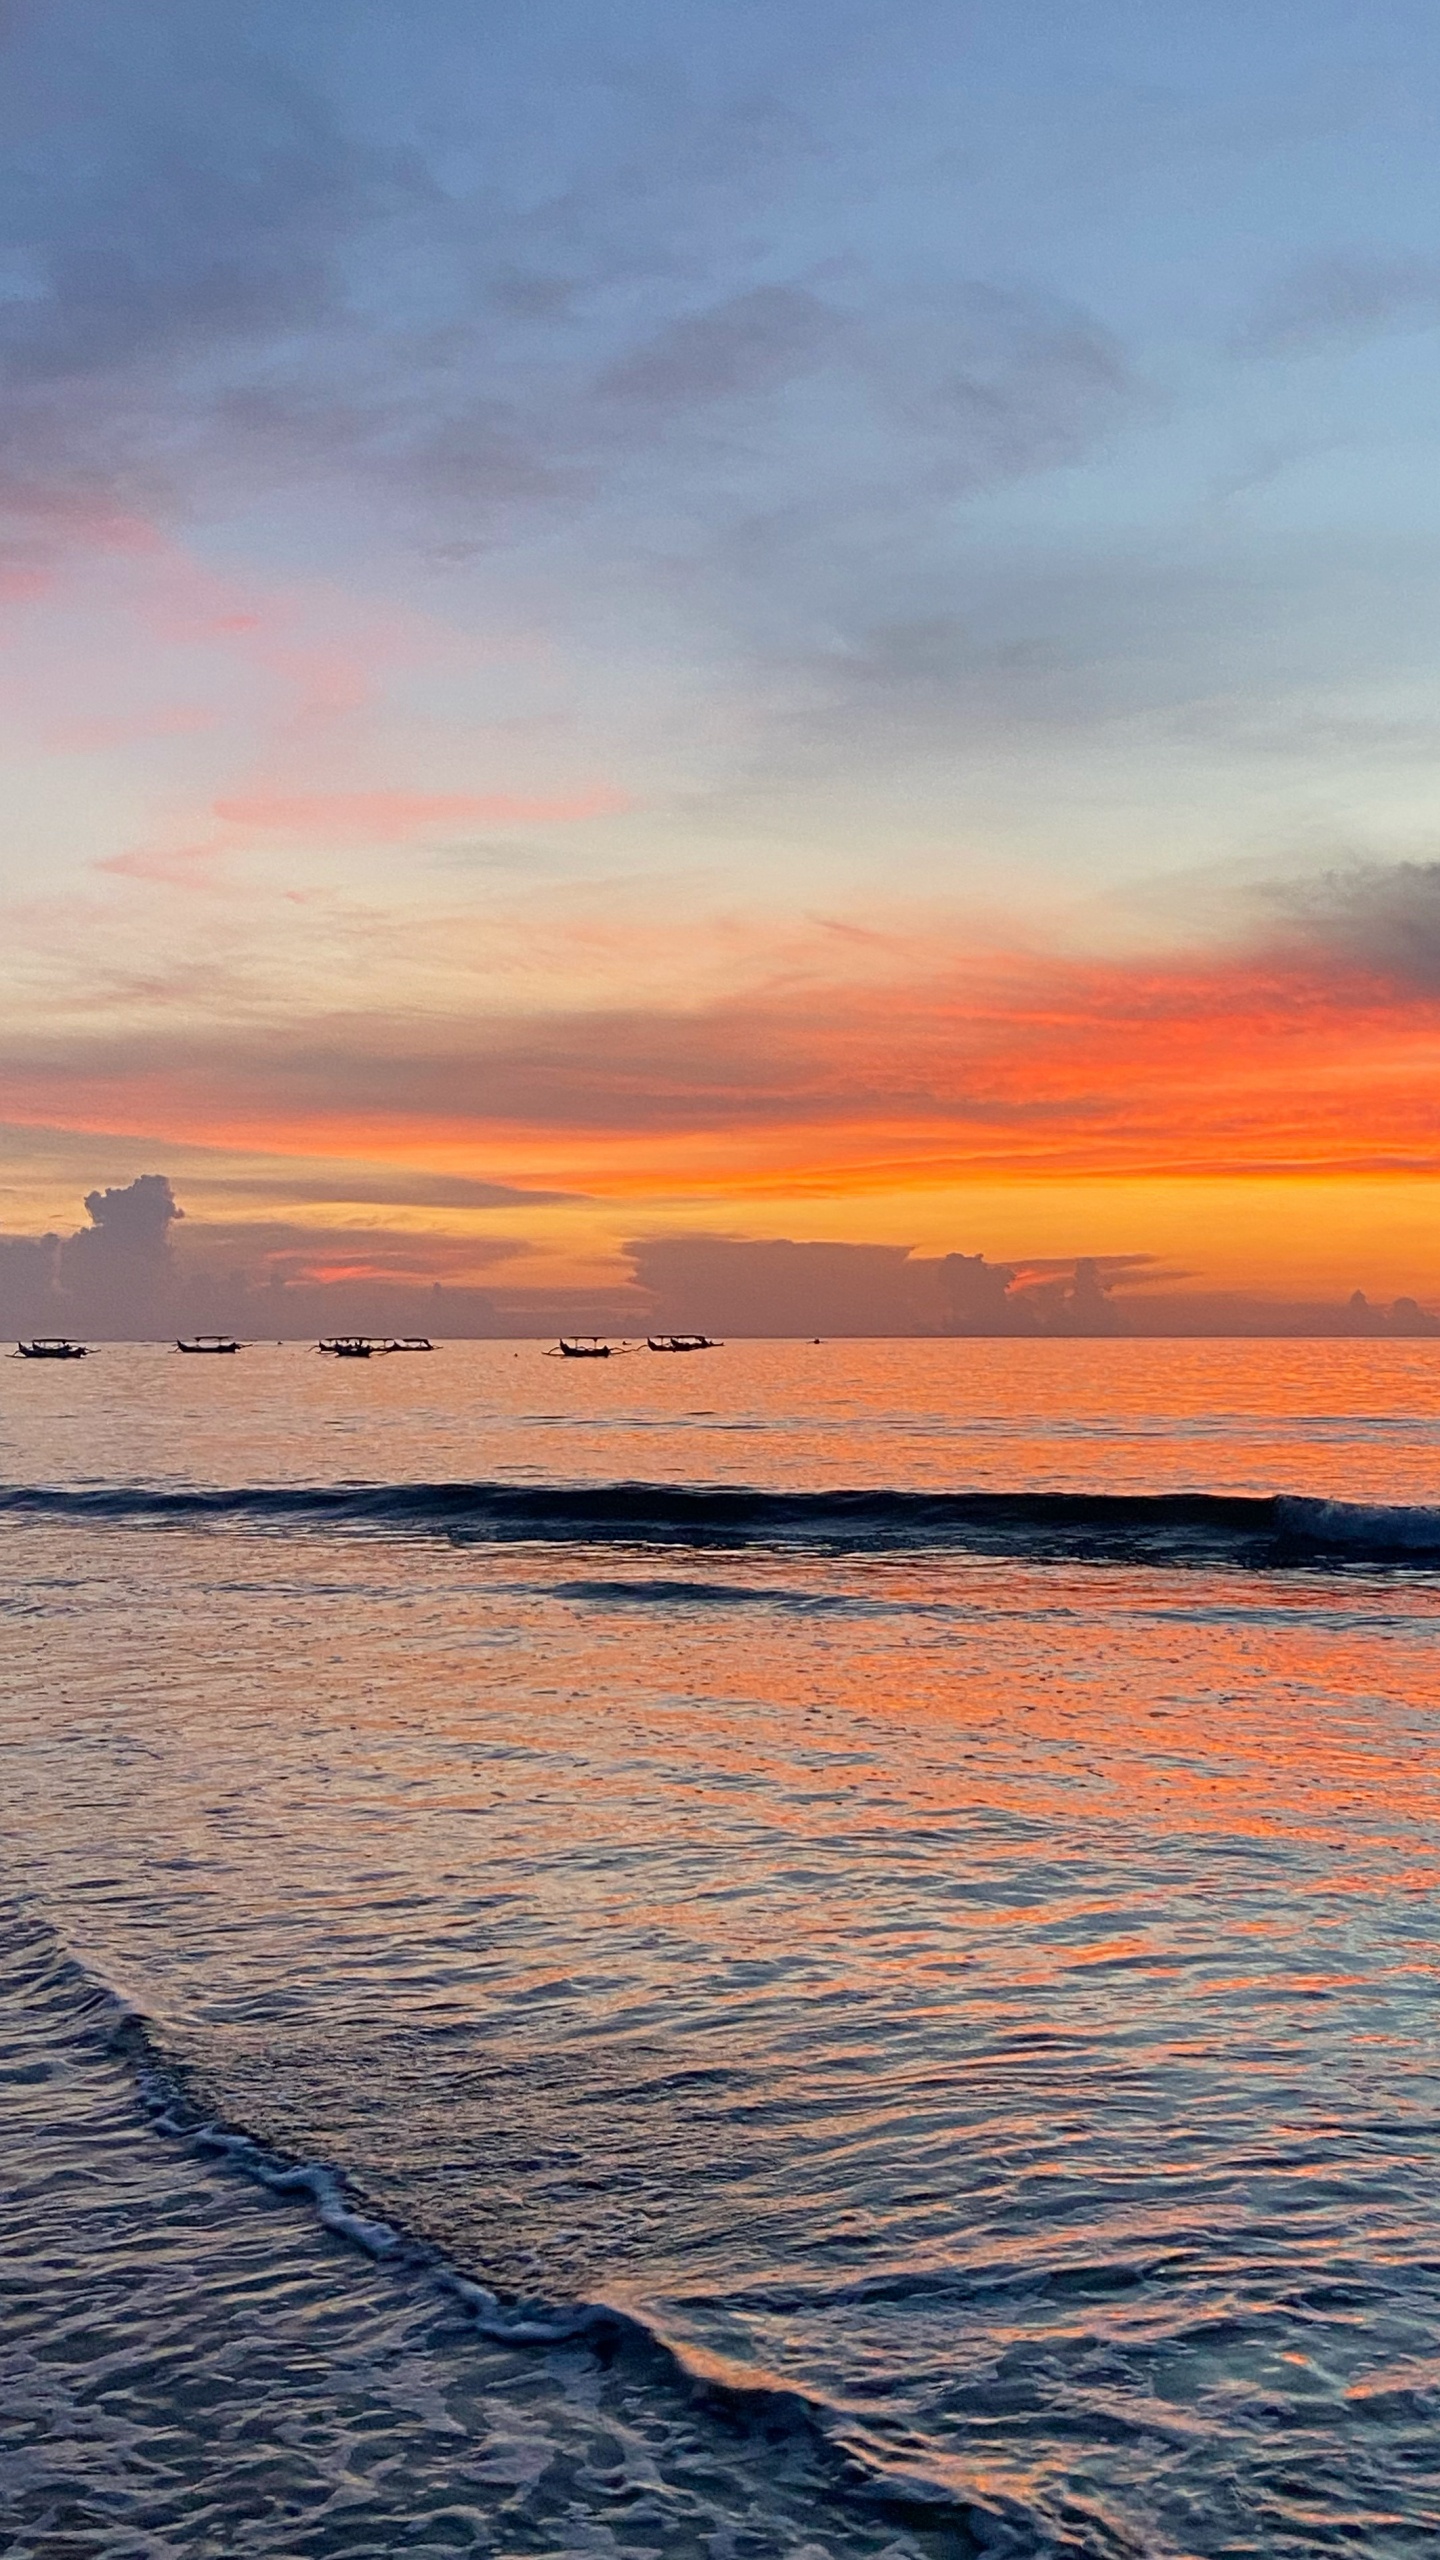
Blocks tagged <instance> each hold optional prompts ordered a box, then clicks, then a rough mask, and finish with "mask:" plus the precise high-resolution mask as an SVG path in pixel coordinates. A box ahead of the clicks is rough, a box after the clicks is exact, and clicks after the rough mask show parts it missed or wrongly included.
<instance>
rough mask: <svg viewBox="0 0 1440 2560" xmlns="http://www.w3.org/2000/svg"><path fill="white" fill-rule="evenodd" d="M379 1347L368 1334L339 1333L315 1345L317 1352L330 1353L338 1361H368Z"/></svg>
mask: <svg viewBox="0 0 1440 2560" xmlns="http://www.w3.org/2000/svg"><path fill="white" fill-rule="evenodd" d="M378 1347H379V1346H378V1345H377V1344H376V1343H375V1342H373V1341H372V1340H371V1338H370V1336H369V1334H366V1333H337V1334H334V1335H332V1336H331V1338H330V1340H329V1341H328V1342H317V1343H316V1345H315V1348H316V1350H317V1351H328V1352H330V1353H331V1354H332V1355H333V1357H334V1358H335V1359H337V1360H368V1359H369V1358H370V1356H371V1353H372V1352H373V1351H375V1350H377V1349H378Z"/></svg>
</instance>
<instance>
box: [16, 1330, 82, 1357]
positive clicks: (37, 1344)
mask: <svg viewBox="0 0 1440 2560" xmlns="http://www.w3.org/2000/svg"><path fill="white" fill-rule="evenodd" d="M15 1351H16V1356H17V1358H19V1359H21V1360H86V1359H88V1358H89V1356H90V1355H89V1352H88V1349H87V1347H86V1345H85V1344H84V1343H83V1342H67V1341H66V1340H65V1338H64V1336H63V1335H62V1334H37V1336H36V1338H35V1340H34V1341H33V1342H17V1343H16V1345H15Z"/></svg>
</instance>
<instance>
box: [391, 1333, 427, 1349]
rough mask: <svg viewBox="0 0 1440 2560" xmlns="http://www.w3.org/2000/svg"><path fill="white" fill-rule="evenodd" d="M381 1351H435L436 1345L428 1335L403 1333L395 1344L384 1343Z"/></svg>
mask: <svg viewBox="0 0 1440 2560" xmlns="http://www.w3.org/2000/svg"><path fill="white" fill-rule="evenodd" d="M378 1348H379V1349H380V1350H381V1351H433V1350H434V1348H435V1345H434V1343H433V1342H432V1341H431V1339H430V1337H429V1335H428V1334H427V1333H402V1334H401V1335H400V1336H399V1337H398V1339H396V1340H395V1341H393V1342H382V1343H380V1344H379V1346H378Z"/></svg>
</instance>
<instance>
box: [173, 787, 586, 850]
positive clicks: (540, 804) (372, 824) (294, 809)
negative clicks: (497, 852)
mask: <svg viewBox="0 0 1440 2560" xmlns="http://www.w3.org/2000/svg"><path fill="white" fill-rule="evenodd" d="M628 806H629V802H628V800H627V799H626V797H625V795H624V793H623V792H619V791H611V790H607V789H604V788H596V789H593V790H590V791H581V792H576V793H573V794H571V795H569V796H568V797H561V798H558V799H537V800H531V799H524V798H521V797H518V796H517V795H516V794H515V793H513V792H508V791H485V792H472V791H330V792H326V791H308V792H290V793H271V792H259V793H254V794H250V795H247V796H246V797H244V798H242V799H233V800H217V801H216V803H215V815H216V817H217V818H221V819H223V820H224V822H225V824H226V825H227V826H235V827H264V828H266V829H270V830H274V831H276V832H281V833H284V834H286V835H298V836H306V837H310V838H316V837H318V838H321V839H323V840H326V841H328V840H331V839H333V838H335V837H337V836H340V837H345V836H364V837H365V838H367V840H368V841H369V842H371V843H372V844H399V843H401V842H402V841H403V840H404V839H405V838H406V837H408V836H415V835H423V834H424V833H425V831H426V830H427V828H430V827H438V826H507V827H522V826H541V825H556V824H569V823H572V822H574V821H578V820H581V819H585V818H604V817H610V816H613V815H614V813H615V812H616V811H617V810H620V809H625V808H628Z"/></svg>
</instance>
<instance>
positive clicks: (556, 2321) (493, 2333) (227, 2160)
mask: <svg viewBox="0 0 1440 2560" xmlns="http://www.w3.org/2000/svg"><path fill="white" fill-rule="evenodd" d="M0 1992H9V1993H11V1994H15V1993H18V1994H19V1996H20V1998H21V1999H22V2001H23V2002H24V2004H25V2006H26V2007H27V2008H28V2009H29V2010H30V2011H31V2013H32V2015H38V2016H39V2017H40V2018H42V2019H43V2020H44V2021H45V2023H46V2025H47V2026H48V2027H49V2028H50V2029H51V2031H52V2032H58V2033H59V2034H60V2035H61V2037H62V2038H64V2039H66V2040H71V2039H74V2038H76V2037H77V2036H78V2037H79V2038H80V2039H81V2040H83V2041H84V2042H86V2043H89V2044H91V2045H92V2046H93V2047H94V2048H95V2049H97V2050H99V2051H104V2052H108V2053H111V2054H114V2055H117V2056H119V2057H122V2058H123V2059H124V2061H125V2062H126V2063H127V2064H128V2065H129V2067H130V2069H131V2072H132V2073H133V2076H134V2081H135V2086H136V2089H137V2093H138V2096H139V2098H140V2101H141V2103H142V2105H143V2107H144V2110H145V2112H146V2114H147V2115H148V2117H149V2119H150V2122H151V2125H152V2127H153V2129H154V2130H155V2132H156V2133H157V2134H159V2135H162V2136H165V2137H168V2138H169V2139H171V2140H174V2141H176V2142H178V2143H180V2144H183V2145H185V2146H187V2147H188V2148H189V2149H190V2150H191V2151H192V2152H194V2153H195V2154H196V2155H197V2156H201V2157H205V2158H208V2159H212V2160H218V2161H220V2162H223V2163H224V2165H225V2166H226V2167H228V2168H229V2169H231V2170H233V2171H234V2172H235V2173H236V2174H238V2175H239V2176H241V2177H244V2178H247V2179H249V2180H251V2181H252V2182H254V2183H255V2184H257V2185H260V2186H262V2187H264V2188H265V2189H267V2190H268V2191H269V2192H270V2193H271V2194H273V2195H275V2196H277V2197H279V2198H282V2199H285V2200H287V2201H291V2202H295V2203H300V2204H308V2206H309V2207H310V2209H311V2210H312V2212H313V2213H314V2216H315V2218H316V2220H317V2221H318V2222H319V2223H320V2225H321V2226H322V2227H323V2228H324V2229H325V2230H326V2231H329V2232H331V2233H333V2234H334V2235H335V2236H336V2237H338V2238H340V2239H342V2240H345V2241H347V2242H349V2243H350V2244H351V2245H352V2246H354V2247H356V2248H358V2249H360V2250H362V2251H364V2253H365V2254H366V2255H367V2256H368V2257H370V2258H372V2259H375V2260H378V2261H382V2262H387V2263H391V2264H393V2265H394V2266H395V2268H396V2270H397V2273H399V2272H402V2271H403V2272H404V2273H406V2274H408V2275H409V2276H410V2277H412V2278H415V2279H418V2280H419V2281H421V2282H428V2283H429V2284H431V2285H433V2286H434V2287H435V2289H436V2290H437V2292H440V2293H442V2294H444V2295H445V2296H446V2297H447V2298H448V2299H450V2300H451V2301H453V2302H455V2303H457V2304H458V2305H459V2306H460V2307H461V2308H462V2309H463V2310H464V2311H465V2313H466V2314H467V2315H468V2317H469V2318H470V2320H471V2322H472V2323H473V2326H474V2328H475V2329H476V2331H477V2332H478V2333H479V2334H480V2335H482V2336H484V2337H486V2338H489V2339H493V2340H495V2341H497V2342H499V2343H500V2344H502V2345H505V2346H509V2347H512V2348H515V2349H517V2350H522V2351H523V2350H526V2349H534V2350H536V2351H539V2352H541V2353H548V2352H549V2351H551V2350H553V2349H554V2348H556V2347H557V2346H571V2347H576V2346H579V2347H584V2348H588V2349H589V2350H590V2352H591V2353H592V2354H593V2355H594V2357H595V2358H596V2360H597V2362H598V2363H599V2364H600V2365H601V2367H602V2368H604V2369H606V2370H610V2369H613V2368H615V2367H616V2366H623V2367H624V2368H625V2369H626V2372H627V2374H628V2376H629V2378H631V2379H632V2380H640V2381H642V2382H644V2383H646V2384H648V2385H649V2386H651V2387H652V2388H655V2389H658V2390H661V2391H664V2392H666V2393H669V2394H671V2395H673V2396H675V2397H678V2398H680V2399H682V2400H683V2401H684V2402H685V2403H686V2404H687V2405H688V2406H689V2407H690V2408H691V2409H693V2410H694V2411H695V2412H696V2413H697V2414H698V2415H699V2416H701V2417H702V2418H705V2419H708V2420H710V2421H711V2422H713V2423H715V2424H716V2425H718V2427H719V2429H720V2430H721V2432H722V2433H723V2435H725V2436H726V2437H728V2438H731V2439H743V2440H745V2441H746V2442H748V2443H749V2444H750V2445H752V2446H755V2445H759V2446H763V2447H766V2448H769V2449H771V2451H772V2452H773V2451H775V2450H781V2449H783V2448H784V2447H785V2446H787V2445H793V2444H794V2442H795V2440H796V2439H797V2438H798V2439H800V2440H801V2441H802V2444H803V2450H804V2452H805V2453H806V2454H807V2455H808V2456H809V2457H810V2461H811V2464H812V2465H818V2467H819V2470H820V2472H821V2474H822V2475H828V2486H829V2490H830V2492H831V2493H832V2494H834V2495H836V2496H838V2497H840V2498H841V2499H842V2500H844V2501H847V2502H848V2501H852V2500H853V2501H855V2502H856V2503H857V2505H858V2508H859V2509H860V2511H861V2512H863V2513H864V2514H866V2515H868V2516H870V2517H872V2518H874V2519H875V2520H877V2521H879V2522H886V2521H888V2522H889V2523H890V2524H893V2525H895V2526H898V2527H901V2528H902V2529H903V2528H905V2527H910V2528H913V2529H916V2530H918V2531H920V2532H922V2533H923V2534H924V2535H925V2537H926V2542H927V2547H932V2548H933V2547H936V2546H937V2545H938V2549H939V2550H940V2551H941V2552H943V2553H944V2554H946V2555H947V2560H982V2555H991V2560H1142V2554H1141V2550H1140V2546H1139V2545H1138V2544H1136V2543H1135V2542H1134V2541H1133V2540H1132V2539H1131V2538H1130V2537H1129V2535H1128V2534H1126V2533H1125V2532H1124V2531H1123V2530H1122V2529H1120V2528H1117V2526H1116V2525H1115V2524H1113V2523H1112V2522H1111V2521H1109V2520H1108V2519H1106V2518H1103V2517H1101V2516H1099V2515H1097V2514H1095V2513H1094V2512H1093V2511H1092V2510H1091V2509H1090V2508H1089V2507H1088V2506H1086V2505H1085V2504H1084V2503H1083V2502H1082V2501H1079V2500H1074V2501H1072V2500H1070V2499H1067V2500H1066V2501H1065V2502H1064V2507H1063V2511H1062V2512H1061V2513H1060V2514H1059V2515H1058V2516H1056V2515H1044V2516H1042V2515H1041V2514H1039V2513H1037V2512H1035V2511H1033V2510H1031V2509H1030V2508H1028V2507H1026V2506H1024V2505H1022V2504H1021V2503H1020V2502H1019V2501H1017V2500H1015V2499H1013V2498H1011V2497H1008V2496H1007V2495H1006V2494H1005V2493H1004V2492H1002V2491H999V2490H996V2489H994V2488H992V2487H990V2486H988V2485H987V2486H986V2487H985V2488H984V2489H979V2488H975V2489H972V2488H971V2487H970V2486H969V2485H968V2484H966V2485H963V2486H962V2485H960V2484H957V2483H952V2482H950V2481H947V2480H944V2479H938V2478H935V2477H933V2476H930V2475H928V2474H927V2473H926V2471H925V2470H924V2468H923V2464H924V2457H925V2448H924V2447H923V2446H922V2445H920V2444H919V2443H918V2442H916V2440H915V2439H913V2438H911V2437H909V2436H908V2434H907V2433H906V2432H905V2431H903V2430H902V2429H900V2428H898V2427H897V2428H895V2429H893V2430H890V2431H889V2434H890V2439H891V2440H890V2441H887V2439H886V2431H884V2430H883V2428H877V2426H876V2421H875V2418H874V2415H873V2413H871V2412H868V2411H867V2412H866V2413H865V2414H864V2416H863V2417H861V2416H860V2415H859V2414H858V2413H856V2412H853V2411H851V2410H849V2409H847V2408H846V2407H845V2406H844V2405H843V2404H842V2403H839V2402H830V2401H827V2400H825V2399H823V2398H821V2397H820V2396H819V2395H818V2394H815V2393H812V2392H809V2391H807V2390H805V2389H803V2388H801V2387H798V2386H795V2385H792V2384H788V2383H784V2382H781V2381H779V2380H777V2379H775V2378H774V2377H772V2376H770V2375H768V2374H765V2373H763V2372H761V2371H759V2370H758V2369H753V2368H748V2367H746V2366H743V2365H740V2364H737V2363H734V2362H732V2361H730V2360H728V2359H724V2358H721V2357H717V2356H710V2355H707V2354H705V2353H704V2352H703V2351H702V2350H699V2349H697V2348H696V2347H695V2346H694V2345H693V2344H691V2343H689V2342H680V2341H677V2340H675V2339H673V2338H671V2337H669V2336H668V2335H667V2334H666V2333H665V2331H664V2329H663V2328H662V2327H661V2325H660V2324H659V2322H658V2321H657V2320H655V2319H653V2318H651V2317H649V2316H647V2315H646V2314H644V2313H643V2312H641V2311H639V2310H636V2309H632V2308H630V2307H628V2306H625V2305H622V2304H618V2303H613V2302H606V2301H604V2300H583V2299H582V2300H576V2301H573V2302H568V2303H567V2302H557V2301H547V2300H539V2299H534V2298H531V2299H528V2300H517V2299H514V2298H507V2297H506V2296H505V2295H503V2294H502V2293H500V2292H497V2291H495V2290H492V2289H491V2287H490V2286H488V2285H486V2284H485V2283H483V2282H480V2281H479V2280H477V2278H475V2277H474V2276H473V2275H470V2274H468V2273H466V2272H465V2271H464V2270H463V2269H462V2268H461V2267H459V2266H458V2265H456V2264H455V2263H453V2262H452V2261H451V2260H450V2259H449V2258H447V2257H446V2256H445V2254H444V2253H443V2252H442V2251H440V2250H439V2249H437V2248H436V2247H435V2246H434V2245H433V2244H432V2243H431V2242H429V2241H427V2240H425V2239H423V2238H419V2237H416V2236H415V2235H414V2234H412V2233H410V2232H407V2231H406V2230H405V2229H404V2228H403V2227H402V2226H401V2225H399V2224H398V2223H397V2222H395V2221H394V2220H391V2219H389V2218H382V2217H381V2216H380V2215H378V2214H376V2213H375V2212H373V2211H371V2210H370V2209H369V2208H368V2206H367V2204H366V2201H365V2199H364V2197H363V2195H362V2194H361V2193H360V2192H359V2190H358V2189H357V2188H356V2186H355V2184H354V2182H353V2181H352V2180H351V2179H350V2178H349V2177H348V2176H347V2175H346V2174H345V2173H344V2171H343V2170H341V2169H338V2168H336V2167H334V2166H333V2165H331V2164H330V2163H329V2162H327V2161H323V2160H302V2159H295V2158H289V2157H286V2156H285V2155H283V2154H282V2153H279V2152H277V2151H275V2150H272V2149H271V2148H270V2147H269V2146H268V2145H267V2144H266V2143H264V2142H263V2141H261V2140H259V2139H257V2138H256V2137H255V2136H253V2135H252V2134H250V2133H249V2132H247V2131H246V2130H245V2128H244V2127H243V2126H241V2125H237V2124H235V2123H233V2122H229V2121H226V2120H225V2119H224V2118H223V2117H221V2116H219V2115H217V2114H216V2113H215V2112H214V2111H213V2110H212V2108H211V2107H210V2106H209V2105H208V2104H207V2102H206V2099H205V2097H204V2095H203V2093H202V2092H201V2091H200V2089H199V2088H198V2087H197V2084H196V2082H195V2079H194V2076H193V2074H192V2072H191V2071H190V2069H189V2068H188V2067H187V2065H186V2064H185V2063H184V2062H182V2061H180V2060H178V2059H176V2058H175V2057H173V2056H172V2055H170V2054H169V2053H168V2052H167V2051H166V2049H165V2046H164V2043H163V2040H162V2036H161V2034H160V2031H159V2030H158V2029H157V2027H156V2024H155V2022H154V2021H153V2020H152V2019H150V2018H149V2017H147V2016H146V2014H145V2013H144V2011H143V2010H142V2009H141V2008H140V2007H139V2006H138V2005H137V2004H136V2003H135V2002H134V2001H132V2000H130V1999H129V1998H127V1997H126V1996H125V1995H124V1994H123V1993H122V1992H120V1991H119V1990H117V1989H116V1988H115V1987H114V1986H113V1985H112V1984H110V1983H108V1982H106V1981H104V1980H103V1979H102V1978H101V1977H100V1976H98V1975H97V1974H96V1972H95V1971H94V1970H93V1968H92V1967H91V1966H89V1965H88V1964H87V1963H85V1962H84V1961H83V1960H82V1959H81V1958H79V1957H77V1956H76V1955H75V1954H73V1953H72V1952H71V1950H70V1949H69V1948H68V1947H67V1946H66V1945H65V1943H64V1941H63V1940H62V1939H61V1938H60V1937H59V1935H58V1933H57V1932H56V1930H55V1929H54V1928H53V1926H52V1925H51V1923H50V1922H49V1920H48V1919H46V1918H44V1917H42V1916H41V1915H40V1914H39V1913H37V1912H35V1911H32V1910H27V1909H25V1908H23V1907H19V1906H17V1905H16V1904H15V1903H13V1902H12V1903H7V1904H5V1905H3V1906H0ZM932 2536H934V2537H935V2543H934V2544H932V2543H931V2540H930V2537H932ZM887 2547H889V2546H887Z"/></svg>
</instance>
